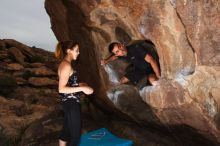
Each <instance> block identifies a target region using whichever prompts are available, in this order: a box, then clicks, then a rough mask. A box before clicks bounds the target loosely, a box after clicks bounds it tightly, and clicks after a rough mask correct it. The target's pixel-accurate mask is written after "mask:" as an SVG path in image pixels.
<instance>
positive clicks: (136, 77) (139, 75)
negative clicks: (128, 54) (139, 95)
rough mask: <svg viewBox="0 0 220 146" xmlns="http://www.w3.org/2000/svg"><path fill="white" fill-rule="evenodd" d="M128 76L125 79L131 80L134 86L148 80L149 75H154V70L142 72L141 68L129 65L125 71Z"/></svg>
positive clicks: (149, 69)
mask: <svg viewBox="0 0 220 146" xmlns="http://www.w3.org/2000/svg"><path fill="white" fill-rule="evenodd" d="M125 72H126V74H125V77H126V78H128V79H129V80H130V82H131V83H133V84H134V85H137V84H138V82H139V81H140V80H141V79H143V78H146V80H147V76H148V75H149V74H154V71H153V69H152V68H148V69H147V70H140V69H139V68H137V67H135V66H134V65H132V64H131V65H128V67H127V68H126V70H125Z"/></svg>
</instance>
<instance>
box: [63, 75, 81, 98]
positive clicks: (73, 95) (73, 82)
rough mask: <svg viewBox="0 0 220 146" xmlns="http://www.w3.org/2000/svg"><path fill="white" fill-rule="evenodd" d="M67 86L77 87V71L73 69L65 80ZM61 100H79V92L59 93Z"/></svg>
mask: <svg viewBox="0 0 220 146" xmlns="http://www.w3.org/2000/svg"><path fill="white" fill-rule="evenodd" d="M67 86H69V87H78V86H79V83H78V78H77V72H76V71H74V73H73V74H72V75H71V76H70V77H69V80H68V82H67ZM60 96H61V100H62V101H66V100H68V99H74V100H75V101H76V102H80V94H79V92H76V93H60Z"/></svg>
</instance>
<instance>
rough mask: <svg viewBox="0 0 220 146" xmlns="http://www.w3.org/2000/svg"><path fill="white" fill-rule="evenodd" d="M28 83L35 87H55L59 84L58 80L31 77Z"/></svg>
mask: <svg viewBox="0 0 220 146" xmlns="http://www.w3.org/2000/svg"><path fill="white" fill-rule="evenodd" d="M28 82H29V83H30V84H31V85H34V86H55V85H57V84H58V82H57V81H56V80H52V79H49V78H46V77H31V78H30V79H29V80H28Z"/></svg>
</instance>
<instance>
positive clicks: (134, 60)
mask: <svg viewBox="0 0 220 146" xmlns="http://www.w3.org/2000/svg"><path fill="white" fill-rule="evenodd" d="M108 50H109V52H110V53H112V55H111V56H110V57H109V58H107V59H105V60H102V61H101V64H102V65H104V64H107V63H109V62H111V61H114V60H115V59H118V58H119V59H125V60H126V61H127V62H128V63H130V65H129V66H128V67H127V69H126V74H125V75H124V76H123V77H122V78H121V79H120V83H121V84H124V83H128V82H129V81H130V82H132V83H133V84H134V85H136V84H138V82H139V81H140V80H141V79H143V78H144V77H146V79H147V80H148V81H149V83H150V84H151V85H156V84H157V82H158V79H159V78H160V67H159V58H158V56H157V54H156V52H155V50H154V45H153V44H152V43H150V42H146V41H139V42H138V43H134V44H131V45H128V46H124V45H123V44H121V43H118V42H113V43H111V44H110V45H109V47H108Z"/></svg>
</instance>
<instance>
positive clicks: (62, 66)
mask: <svg viewBox="0 0 220 146" xmlns="http://www.w3.org/2000/svg"><path fill="white" fill-rule="evenodd" d="M62 70H70V71H71V70H72V66H71V64H70V63H68V62H66V61H62V62H61V63H60V65H59V67H58V71H62Z"/></svg>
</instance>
